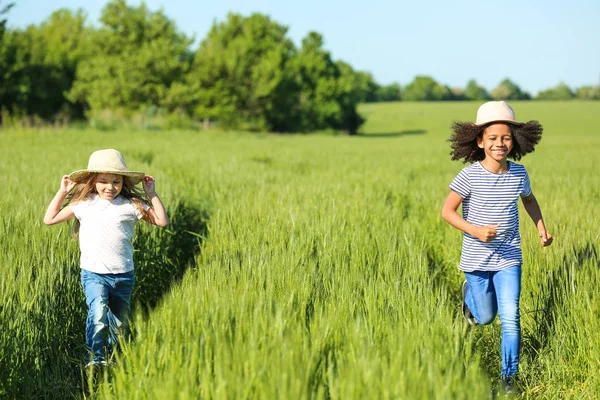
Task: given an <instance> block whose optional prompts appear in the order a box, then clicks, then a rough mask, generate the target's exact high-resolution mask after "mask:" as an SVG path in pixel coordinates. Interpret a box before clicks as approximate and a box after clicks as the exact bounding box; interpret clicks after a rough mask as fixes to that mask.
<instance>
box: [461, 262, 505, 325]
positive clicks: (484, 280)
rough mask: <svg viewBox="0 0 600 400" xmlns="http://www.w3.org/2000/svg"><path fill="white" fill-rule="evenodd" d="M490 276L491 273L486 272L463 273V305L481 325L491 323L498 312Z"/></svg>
mask: <svg viewBox="0 0 600 400" xmlns="http://www.w3.org/2000/svg"><path fill="white" fill-rule="evenodd" d="M492 275H493V272H487V271H473V272H465V278H467V290H466V293H465V303H467V307H469V310H470V311H471V314H473V317H474V318H475V320H476V321H477V323H478V324H482V325H487V324H490V323H492V321H493V320H494V318H496V312H497V310H498V305H497V303H496V293H495V291H494V283H493V281H492Z"/></svg>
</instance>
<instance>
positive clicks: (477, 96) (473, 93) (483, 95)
mask: <svg viewBox="0 0 600 400" xmlns="http://www.w3.org/2000/svg"><path fill="white" fill-rule="evenodd" d="M464 94H465V97H466V98H467V99H469V100H479V101H486V100H489V99H490V95H489V93H488V92H487V90H485V88H484V87H483V86H479V85H478V84H477V82H475V80H474V79H471V80H470V81H469V82H467V87H466V88H465V92H464Z"/></svg>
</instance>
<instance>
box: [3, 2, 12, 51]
mask: <svg viewBox="0 0 600 400" xmlns="http://www.w3.org/2000/svg"><path fill="white" fill-rule="evenodd" d="M14 5H15V4H14V3H8V4H6V5H4V6H3V5H2V1H0V41H2V36H3V35H4V31H5V30H6V18H2V16H3V15H5V14H8V11H9V10H10V9H11V8H12V7H13V6H14Z"/></svg>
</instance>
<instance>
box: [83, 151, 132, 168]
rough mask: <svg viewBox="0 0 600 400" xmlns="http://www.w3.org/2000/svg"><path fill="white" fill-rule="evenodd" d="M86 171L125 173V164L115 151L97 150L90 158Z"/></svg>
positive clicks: (119, 154) (121, 156)
mask: <svg viewBox="0 0 600 400" xmlns="http://www.w3.org/2000/svg"><path fill="white" fill-rule="evenodd" d="M88 170H91V171H93V170H115V171H127V164H125V158H124V157H123V155H122V154H121V153H120V152H119V151H117V150H114V149H105V150H97V151H95V152H93V153H92V155H91V156H90V159H89V161H88Z"/></svg>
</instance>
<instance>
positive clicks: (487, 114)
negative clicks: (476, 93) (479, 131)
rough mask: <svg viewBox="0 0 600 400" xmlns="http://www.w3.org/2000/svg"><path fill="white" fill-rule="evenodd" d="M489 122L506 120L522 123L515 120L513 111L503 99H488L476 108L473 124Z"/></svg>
mask: <svg viewBox="0 0 600 400" xmlns="http://www.w3.org/2000/svg"><path fill="white" fill-rule="evenodd" d="M490 122H508V123H510V124H513V125H523V122H519V121H517V118H516V117H515V112H514V111H513V109H512V108H511V107H510V106H509V105H508V104H507V103H506V102H505V101H488V102H487V103H484V104H482V105H481V106H480V107H479V109H478V110H477V119H476V121H475V125H479V126H482V125H487V124H489V123H490Z"/></svg>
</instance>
